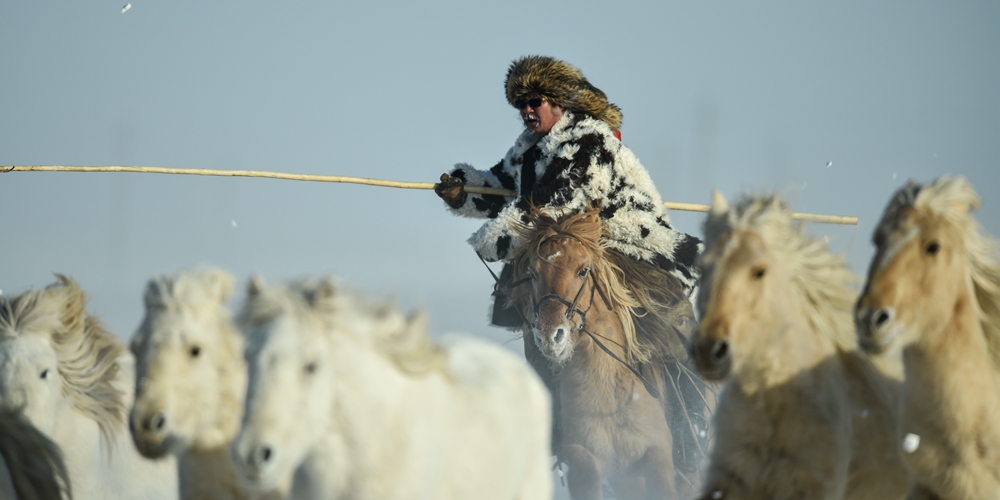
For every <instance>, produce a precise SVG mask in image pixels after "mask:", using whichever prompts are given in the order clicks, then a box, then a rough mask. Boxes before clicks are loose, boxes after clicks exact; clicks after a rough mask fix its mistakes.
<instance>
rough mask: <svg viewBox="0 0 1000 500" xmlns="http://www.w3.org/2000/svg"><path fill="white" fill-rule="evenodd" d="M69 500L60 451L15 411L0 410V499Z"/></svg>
mask: <svg viewBox="0 0 1000 500" xmlns="http://www.w3.org/2000/svg"><path fill="white" fill-rule="evenodd" d="M61 498H62V499H67V500H70V499H72V498H73V494H72V491H71V486H70V482H69V473H68V472H67V471H66V464H65V463H63V458H62V451H61V450H60V449H59V447H58V446H56V444H55V443H53V442H52V441H51V440H49V438H47V437H45V435H44V434H42V433H41V432H39V431H38V429H36V428H35V427H34V426H33V425H31V423H30V422H28V421H27V420H26V419H25V418H24V417H23V416H22V415H21V413H20V412H19V411H9V410H2V411H0V499H4V500H58V499H61Z"/></svg>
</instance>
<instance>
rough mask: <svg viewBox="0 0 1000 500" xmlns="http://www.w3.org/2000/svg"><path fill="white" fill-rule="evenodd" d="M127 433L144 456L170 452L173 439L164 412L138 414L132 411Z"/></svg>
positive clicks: (159, 456)
mask: <svg viewBox="0 0 1000 500" xmlns="http://www.w3.org/2000/svg"><path fill="white" fill-rule="evenodd" d="M128 426H129V433H130V434H132V441H133V442H134V443H135V447H136V449H137V450H139V453H140V454H141V455H142V456H144V457H146V458H153V459H156V458H163V457H164V456H165V455H167V453H169V452H170V448H171V446H172V445H173V443H174V439H173V438H172V437H171V436H170V434H169V432H168V430H169V427H168V420H167V415H166V413H165V412H162V411H158V412H153V413H151V414H138V413H136V412H134V411H133V413H132V415H130V416H129V419H128Z"/></svg>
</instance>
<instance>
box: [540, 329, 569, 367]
mask: <svg viewBox="0 0 1000 500" xmlns="http://www.w3.org/2000/svg"><path fill="white" fill-rule="evenodd" d="M572 329H573V325H571V324H570V323H569V322H568V321H564V322H560V323H559V324H557V325H556V326H554V327H548V328H545V327H542V328H540V327H538V326H537V325H535V326H534V327H532V329H531V330H532V332H533V334H534V337H535V345H537V346H538V348H539V349H540V350H541V351H542V354H543V355H545V357H546V358H549V359H550V360H552V361H555V362H557V363H563V362H565V361H567V360H568V359H569V358H570V357H571V356H572V354H573V340H572V334H571V332H572Z"/></svg>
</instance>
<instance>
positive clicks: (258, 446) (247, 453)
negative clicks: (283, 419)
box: [231, 440, 278, 489]
mask: <svg viewBox="0 0 1000 500" xmlns="http://www.w3.org/2000/svg"><path fill="white" fill-rule="evenodd" d="M231 451H232V459H233V464H234V465H235V466H236V470H237V472H238V475H239V476H240V477H239V480H240V482H241V483H243V484H244V485H246V486H249V487H251V488H252V489H260V488H264V489H266V488H269V487H271V483H274V482H276V480H274V476H275V474H276V464H277V451H278V450H277V448H276V447H275V446H274V445H272V444H270V443H268V442H264V441H258V440H247V441H243V440H237V441H234V442H233V445H232V449H231Z"/></svg>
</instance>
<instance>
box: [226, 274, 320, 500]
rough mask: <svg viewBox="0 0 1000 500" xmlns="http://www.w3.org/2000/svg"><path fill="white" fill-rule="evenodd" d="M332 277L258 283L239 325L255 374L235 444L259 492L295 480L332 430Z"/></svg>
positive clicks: (244, 474)
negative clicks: (317, 443) (301, 466)
mask: <svg viewBox="0 0 1000 500" xmlns="http://www.w3.org/2000/svg"><path fill="white" fill-rule="evenodd" d="M337 295H338V291H337V287H336V286H335V284H334V282H333V281H332V280H330V279H324V280H304V281H300V282H296V283H292V284H290V285H287V286H276V287H271V286H268V285H267V284H266V283H264V281H263V280H262V279H260V278H259V277H256V276H255V277H253V278H252V279H251V281H250V285H249V287H248V297H247V303H246V306H245V308H244V310H243V312H242V314H241V317H240V319H239V322H240V324H241V326H242V328H243V329H244V332H245V334H246V336H247V337H246V341H247V347H246V351H245V356H246V361H247V368H248V371H249V374H248V375H249V377H248V385H247V394H246V401H245V406H244V415H243V426H242V429H241V430H240V432H239V434H238V436H237V437H236V439H235V440H233V443H232V455H233V460H234V462H235V464H236V469H237V471H238V474H239V475H240V476H241V479H242V480H244V481H246V482H247V483H249V484H250V485H251V486H253V487H255V488H260V489H274V488H276V487H279V485H280V484H282V483H284V482H286V481H290V478H291V476H292V475H293V473H294V471H295V469H296V468H297V467H298V466H299V464H300V463H302V462H303V461H304V460H305V457H306V456H307V454H308V453H309V451H310V449H311V447H312V445H313V444H314V443H315V438H316V436H318V435H322V434H323V433H325V432H326V431H327V429H328V428H329V427H330V426H331V425H332V424H333V421H334V417H333V405H334V398H333V388H334V378H333V370H332V359H331V357H332V353H331V343H330V331H329V330H330V319H331V318H330V316H331V314H332V313H333V312H334V310H333V307H334V304H335V302H336V299H337Z"/></svg>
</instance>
